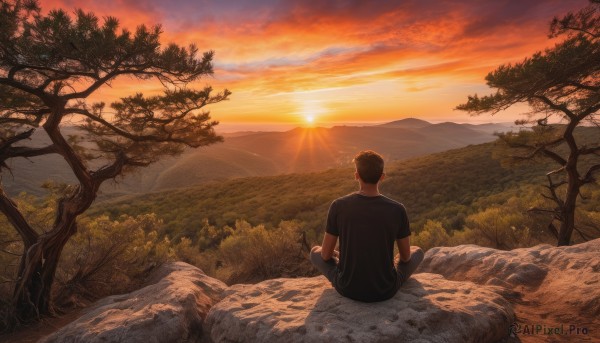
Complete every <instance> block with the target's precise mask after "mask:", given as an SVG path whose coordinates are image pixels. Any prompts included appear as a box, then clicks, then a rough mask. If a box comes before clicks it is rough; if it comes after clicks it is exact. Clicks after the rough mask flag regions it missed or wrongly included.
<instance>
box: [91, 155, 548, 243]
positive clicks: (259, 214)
mask: <svg viewBox="0 0 600 343" xmlns="http://www.w3.org/2000/svg"><path fill="white" fill-rule="evenodd" d="M493 149H494V144H493V143H485V144H481V145H472V146H468V147H463V148H459V149H454V150H449V151H445V152H441V153H436V154H431V155H427V156H422V157H417V158H412V159H409V160H404V161H395V162H391V163H389V164H388V166H387V167H386V170H387V172H386V174H387V178H386V180H385V181H384V182H383V184H382V186H381V189H382V193H383V194H386V195H388V196H391V197H392V198H395V199H397V200H399V201H401V202H403V203H404V204H405V206H406V207H407V210H408V212H409V214H410V218H411V221H412V223H413V224H412V225H413V228H414V229H418V228H420V227H422V226H423V224H424V223H425V221H426V220H427V219H436V220H440V221H443V222H445V223H446V225H447V227H448V228H460V227H461V225H462V224H464V218H465V216H467V215H468V214H470V213H473V212H476V211H478V210H481V208H480V206H481V207H486V206H489V205H490V204H491V203H501V202H503V201H506V199H507V198H508V197H510V196H513V195H515V194H516V192H518V189H519V188H520V187H522V186H525V185H532V184H533V185H538V184H541V183H542V182H543V178H544V173H545V171H546V170H547V168H548V166H547V165H543V164H523V165H519V166H516V167H513V168H510V169H505V168H503V167H502V166H501V163H500V161H498V160H496V159H494V158H493V157H492V151H493ZM355 189H356V181H354V178H353V170H352V169H351V168H336V169H329V170H326V171H322V172H312V173H303V174H288V175H278V176H262V177H247V178H238V179H233V180H226V181H222V182H209V183H205V184H201V185H196V186H193V187H188V188H186V189H178V190H169V191H161V192H154V193H148V194H144V195H127V196H122V197H120V198H117V199H113V200H107V201H104V202H100V203H98V204H96V205H94V207H93V208H91V209H90V210H89V215H90V216H96V215H100V214H103V213H104V214H108V215H109V216H111V217H112V218H117V217H118V216H120V215H122V214H128V215H134V216H135V215H140V214H144V213H156V214H157V215H158V216H159V218H162V219H163V220H164V223H165V233H168V234H169V235H170V236H171V237H175V238H176V237H179V236H181V235H185V236H190V237H195V235H196V234H197V231H198V230H199V228H200V227H202V226H203V225H204V224H203V223H204V219H207V220H208V222H209V223H211V224H213V225H216V226H217V227H221V226H223V225H234V224H235V221H236V220H237V219H243V220H246V221H248V222H250V223H251V224H253V225H258V224H261V223H264V224H266V225H269V226H275V225H277V224H278V223H279V222H280V221H281V220H290V219H298V220H301V221H303V222H305V223H306V225H307V227H308V228H309V229H312V230H317V231H318V230H320V228H321V226H322V224H323V222H324V220H325V218H324V217H325V215H326V213H327V208H328V206H329V203H330V202H331V201H332V200H333V199H335V198H336V197H338V196H341V195H343V194H347V193H350V192H352V191H354V190H355ZM483 199H488V200H486V201H483ZM489 199H491V200H489ZM475 204H478V205H475Z"/></svg>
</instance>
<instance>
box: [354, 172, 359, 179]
mask: <svg viewBox="0 0 600 343" xmlns="http://www.w3.org/2000/svg"><path fill="white" fill-rule="evenodd" d="M354 180H360V175H358V172H357V171H355V172H354Z"/></svg>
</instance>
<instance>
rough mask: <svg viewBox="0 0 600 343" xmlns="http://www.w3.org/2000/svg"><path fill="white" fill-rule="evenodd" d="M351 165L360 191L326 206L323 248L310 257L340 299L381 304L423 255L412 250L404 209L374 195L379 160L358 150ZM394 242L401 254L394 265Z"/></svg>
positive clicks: (381, 176) (379, 177)
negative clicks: (338, 241)
mask: <svg viewBox="0 0 600 343" xmlns="http://www.w3.org/2000/svg"><path fill="white" fill-rule="evenodd" d="M354 164H355V166H356V172H355V173H354V177H355V179H356V180H357V181H358V183H359V185H360V190H359V191H358V192H355V193H351V194H348V195H346V196H344V197H341V198H338V199H336V200H334V201H333V202H332V203H331V206H330V207H329V213H328V215H327V226H326V228H325V237H324V238H323V245H322V247H320V246H315V247H313V249H312V250H311V253H310V259H311V262H312V263H313V264H314V265H315V266H316V267H317V269H319V271H320V272H321V273H323V275H325V277H327V279H328V280H329V281H330V282H331V284H332V285H333V286H334V287H335V289H336V290H337V291H338V293H340V294H341V295H343V296H345V297H348V298H351V299H355V300H359V301H365V302H373V301H382V300H386V299H389V298H391V297H393V296H394V294H396V292H397V291H398V289H399V288H400V287H401V286H402V284H403V283H404V282H405V281H406V280H407V279H408V277H409V276H410V275H411V274H412V273H413V272H414V271H415V269H417V267H418V266H419V264H420V263H421V261H422V260H423V257H424V254H423V251H422V250H421V249H420V248H418V247H412V249H411V246H410V242H409V237H410V228H409V223H408V216H407V215H406V210H405V208H404V206H403V205H402V204H400V203H399V202H397V201H394V200H392V199H390V198H387V197H385V196H383V195H381V194H380V193H379V187H378V185H379V182H381V181H382V180H383V179H384V178H385V174H384V172H383V166H384V162H383V158H381V156H380V155H379V154H377V153H376V152H374V151H370V150H367V151H361V152H360V153H359V154H358V155H356V157H355V158H354ZM338 238H339V240H340V250H339V252H338V251H335V246H336V243H337V240H338ZM394 242H396V244H397V245H398V250H399V252H400V253H399V256H397V257H396V259H397V262H395V261H394Z"/></svg>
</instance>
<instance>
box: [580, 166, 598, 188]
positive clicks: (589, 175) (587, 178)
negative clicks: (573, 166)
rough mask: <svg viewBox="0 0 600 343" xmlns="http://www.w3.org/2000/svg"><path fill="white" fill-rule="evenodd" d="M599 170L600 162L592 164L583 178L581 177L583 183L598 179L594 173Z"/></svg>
mask: <svg viewBox="0 0 600 343" xmlns="http://www.w3.org/2000/svg"><path fill="white" fill-rule="evenodd" d="M599 170H600V163H599V164H595V165H593V166H591V167H590V168H589V169H588V171H587V172H586V173H585V175H584V176H583V178H582V179H581V182H582V184H586V183H592V182H594V181H596V179H595V178H594V173H596V172H597V171H599Z"/></svg>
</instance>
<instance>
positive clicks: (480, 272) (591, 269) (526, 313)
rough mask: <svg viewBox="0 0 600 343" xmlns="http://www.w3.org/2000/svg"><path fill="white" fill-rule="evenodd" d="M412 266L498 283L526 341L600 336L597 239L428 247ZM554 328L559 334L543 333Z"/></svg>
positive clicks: (457, 277) (447, 275)
mask: <svg viewBox="0 0 600 343" xmlns="http://www.w3.org/2000/svg"><path fill="white" fill-rule="evenodd" d="M417 272H428V273H437V274H441V275H443V276H444V277H445V278H446V279H448V280H457V281H458V280H469V281H472V282H475V283H478V284H480V285H496V286H502V287H503V288H504V289H505V290H506V292H504V295H505V297H506V298H507V299H508V300H510V301H511V303H512V304H513V307H514V309H515V314H516V318H517V320H516V323H515V330H516V331H517V332H516V335H517V336H518V337H519V338H521V339H523V340H526V341H527V342H547V341H548V339H551V341H552V342H573V341H599V342H600V325H599V324H598V323H599V322H598V317H600V239H595V240H592V241H589V242H586V243H581V244H577V245H573V246H564V247H555V246H551V245H547V244H542V245H537V246H534V247H531V248H522V249H514V250H510V251H502V250H496V249H491V248H483V247H480V246H477V245H460V246H456V247H439V248H433V249H430V250H429V251H427V253H426V254H425V259H424V260H423V263H421V265H420V266H419V268H418V269H417ZM532 326H533V328H534V329H533V330H532V329H531V328H532ZM536 328H539V331H537V329H536ZM544 328H546V330H545V329H544ZM554 329H558V331H559V334H556V332H555V333H554V334H552V337H549V336H548V335H547V334H544V333H547V332H548V330H554ZM536 331H537V332H536Z"/></svg>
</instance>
